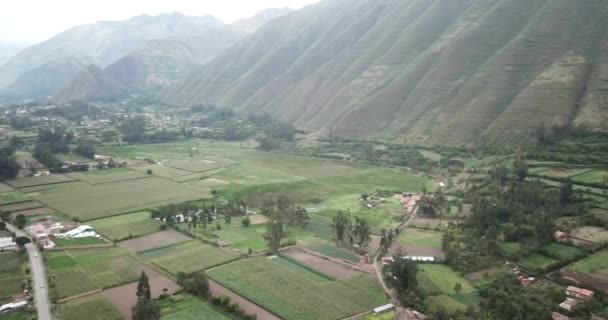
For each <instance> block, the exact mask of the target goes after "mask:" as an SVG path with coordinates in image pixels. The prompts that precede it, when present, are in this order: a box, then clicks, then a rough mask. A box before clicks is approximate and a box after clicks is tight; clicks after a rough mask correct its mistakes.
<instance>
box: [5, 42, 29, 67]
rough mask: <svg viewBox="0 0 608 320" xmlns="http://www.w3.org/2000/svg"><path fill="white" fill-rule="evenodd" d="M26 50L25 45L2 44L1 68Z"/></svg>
mask: <svg viewBox="0 0 608 320" xmlns="http://www.w3.org/2000/svg"><path fill="white" fill-rule="evenodd" d="M24 48H25V46H24V45H11V44H0V67H1V66H2V65H3V64H5V63H6V62H7V61H8V60H9V59H10V58H12V57H13V56H14V55H16V54H17V53H19V51H21V50H23V49H24Z"/></svg>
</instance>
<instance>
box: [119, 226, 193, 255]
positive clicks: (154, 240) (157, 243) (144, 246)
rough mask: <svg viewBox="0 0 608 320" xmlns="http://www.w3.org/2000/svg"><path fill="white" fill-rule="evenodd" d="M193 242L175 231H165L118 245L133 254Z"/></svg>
mask: <svg viewBox="0 0 608 320" xmlns="http://www.w3.org/2000/svg"><path fill="white" fill-rule="evenodd" d="M188 240H192V239H190V238H189V237H187V236H185V235H183V234H181V233H179V232H177V231H175V230H165V231H160V232H157V233H153V234H149V235H147V236H143V237H139V238H135V239H131V240H126V241H121V242H119V243H117V244H118V246H119V247H121V248H124V249H127V250H129V251H131V252H140V251H145V250H149V249H154V248H159V247H165V246H168V245H172V244H175V243H180V242H184V241H188Z"/></svg>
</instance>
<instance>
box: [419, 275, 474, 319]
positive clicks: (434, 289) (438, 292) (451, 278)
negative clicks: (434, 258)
mask: <svg viewBox="0 0 608 320" xmlns="http://www.w3.org/2000/svg"><path fill="white" fill-rule="evenodd" d="M418 283H419V286H420V288H421V289H422V290H423V291H424V292H425V293H426V294H427V295H431V297H429V298H428V299H429V301H431V304H432V305H436V304H435V303H434V301H436V300H438V301H443V302H445V303H446V304H445V305H446V306H454V307H455V308H456V307H458V308H460V306H459V305H463V306H464V308H465V309H466V307H467V306H471V307H475V306H477V305H478V303H479V296H478V294H477V289H475V287H474V286H473V285H472V284H471V283H470V282H469V281H468V280H467V279H465V278H463V277H461V276H460V275H459V274H458V273H456V272H454V271H453V270H452V269H450V267H448V266H446V265H440V264H420V265H418ZM457 284H460V287H461V289H460V291H457V290H456V286H457ZM443 302H442V303H443ZM441 305H443V304H441Z"/></svg>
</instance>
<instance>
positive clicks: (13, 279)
mask: <svg viewBox="0 0 608 320" xmlns="http://www.w3.org/2000/svg"><path fill="white" fill-rule="evenodd" d="M22 283H23V271H22V269H21V259H20V258H19V257H18V256H17V255H16V254H14V253H12V252H10V253H0V304H1V303H2V302H4V301H6V300H10V297H11V296H13V295H15V294H17V293H20V292H21V291H22V287H21V285H22Z"/></svg>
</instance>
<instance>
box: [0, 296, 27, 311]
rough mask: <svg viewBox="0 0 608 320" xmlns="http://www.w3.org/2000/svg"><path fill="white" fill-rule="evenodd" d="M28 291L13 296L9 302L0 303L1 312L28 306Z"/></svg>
mask: <svg viewBox="0 0 608 320" xmlns="http://www.w3.org/2000/svg"><path fill="white" fill-rule="evenodd" d="M27 298H28V291H27V290H25V291H24V292H23V293H20V294H18V295H15V296H13V300H12V301H11V302H9V303H6V304H3V305H0V314H5V313H9V312H13V311H16V310H19V309H22V308H25V307H26V306H27Z"/></svg>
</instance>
